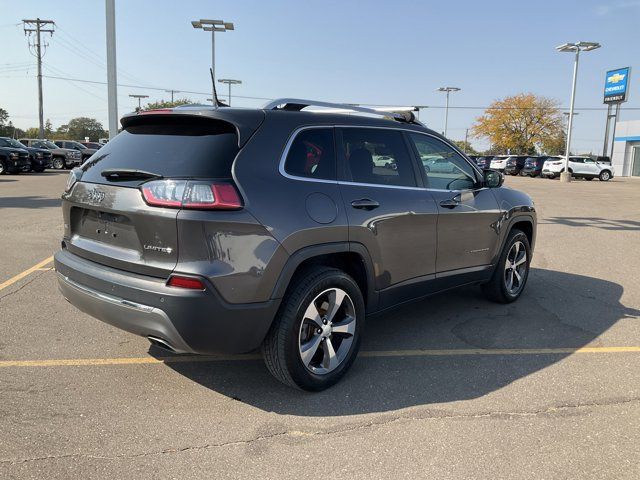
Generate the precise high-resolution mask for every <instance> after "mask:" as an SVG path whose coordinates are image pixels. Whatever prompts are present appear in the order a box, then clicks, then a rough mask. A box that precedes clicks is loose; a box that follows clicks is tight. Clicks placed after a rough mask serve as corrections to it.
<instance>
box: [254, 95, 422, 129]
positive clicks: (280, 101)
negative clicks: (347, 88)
mask: <svg viewBox="0 0 640 480" xmlns="http://www.w3.org/2000/svg"><path fill="white" fill-rule="evenodd" d="M306 107H327V108H335V109H341V110H348V111H353V112H360V113H367V114H370V115H378V116H381V117H387V118H392V119H394V120H397V121H398V122H406V123H419V122H418V121H417V120H416V118H415V115H414V114H413V112H410V111H407V112H402V113H401V112H390V111H388V110H387V111H381V110H376V109H374V108H365V107H359V106H357V105H351V104H348V103H331V102H322V101H318V100H304V99H301V98H277V99H276V100H273V101H271V102H268V103H267V104H266V105H264V107H262V108H264V109H265V110H289V111H295V112H299V111H300V110H302V109H303V108H306Z"/></svg>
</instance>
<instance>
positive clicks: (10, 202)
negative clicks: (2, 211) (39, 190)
mask: <svg viewBox="0 0 640 480" xmlns="http://www.w3.org/2000/svg"><path fill="white" fill-rule="evenodd" d="M60 205H62V200H61V199H60V198H48V197H41V196H38V195H25V196H21V197H0V208H47V207H59V206H60Z"/></svg>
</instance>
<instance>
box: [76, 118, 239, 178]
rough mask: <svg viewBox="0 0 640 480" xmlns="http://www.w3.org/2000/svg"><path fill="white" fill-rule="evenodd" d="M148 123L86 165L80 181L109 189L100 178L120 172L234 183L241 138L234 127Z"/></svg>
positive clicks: (121, 136)
mask: <svg viewBox="0 0 640 480" xmlns="http://www.w3.org/2000/svg"><path fill="white" fill-rule="evenodd" d="M141 121H142V119H141ZM144 122H145V123H143V124H140V125H133V126H129V127H127V128H126V129H125V130H124V131H122V132H121V133H119V134H118V135H117V136H116V137H115V138H114V139H113V140H111V141H109V143H107V144H106V145H105V146H104V147H102V148H101V149H100V150H99V151H98V152H97V153H96V154H95V155H94V156H93V157H91V160H89V161H87V162H85V163H84V165H83V167H82V168H83V170H84V171H85V173H84V174H83V176H82V181H83V182H84V181H86V182H92V183H111V182H109V181H108V180H106V179H105V178H104V177H102V176H101V175H100V172H102V171H103V170H106V169H118V168H125V169H137V170H144V171H147V172H151V173H156V174H158V175H162V176H164V177H173V178H180V177H181V178H185V177H199V178H229V177H231V166H232V164H233V160H234V159H235V157H236V155H237V154H238V138H237V135H236V131H235V128H234V127H233V126H232V125H231V124H229V123H227V122H221V121H216V120H211V119H188V118H175V117H170V118H164V119H157V118H156V119H149V118H147V119H144ZM138 183H140V182H119V185H123V186H127V185H131V186H133V185H137V184H138Z"/></svg>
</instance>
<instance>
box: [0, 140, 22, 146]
mask: <svg viewBox="0 0 640 480" xmlns="http://www.w3.org/2000/svg"><path fill="white" fill-rule="evenodd" d="M0 142H1V143H0V145H2V146H3V147H13V148H24V145H23V144H21V143H20V142H19V141H17V140H14V139H13V138H2V139H0Z"/></svg>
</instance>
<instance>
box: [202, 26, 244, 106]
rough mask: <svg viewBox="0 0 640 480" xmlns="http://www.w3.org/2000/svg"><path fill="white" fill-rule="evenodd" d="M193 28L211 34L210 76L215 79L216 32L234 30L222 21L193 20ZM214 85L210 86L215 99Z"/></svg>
mask: <svg viewBox="0 0 640 480" xmlns="http://www.w3.org/2000/svg"><path fill="white" fill-rule="evenodd" d="M191 25H193V28H201V29H202V30H204V31H205V32H211V72H212V73H211V74H212V76H213V78H214V81H215V78H216V32H226V31H227V30H235V27H234V26H233V23H231V22H225V21H224V20H206V19H202V18H201V19H200V20H193V21H192V22H191ZM215 89H216V87H215V85H212V86H211V91H212V93H213V97H214V98H215V97H216V92H215Z"/></svg>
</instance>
